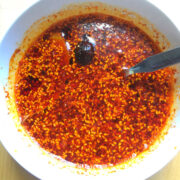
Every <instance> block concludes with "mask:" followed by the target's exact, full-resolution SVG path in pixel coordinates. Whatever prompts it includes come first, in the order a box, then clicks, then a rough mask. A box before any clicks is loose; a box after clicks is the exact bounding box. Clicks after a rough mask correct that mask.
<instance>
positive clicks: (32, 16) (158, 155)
mask: <svg viewBox="0 0 180 180" xmlns="http://www.w3.org/2000/svg"><path fill="white" fill-rule="evenodd" d="M79 2H84V1H83V0H79V1H74V0H66V1H59V0H51V1H49V0H44V1H40V2H38V3H36V4H35V5H34V6H32V7H31V8H29V9H28V10H27V11H26V12H24V13H23V14H22V15H21V16H20V17H19V18H18V19H17V20H16V22H15V23H14V24H13V25H12V27H11V28H10V29H9V31H8V32H7V34H6V35H5V37H4V39H3V40H2V42H1V45H0V67H1V68H0V81H1V89H0V102H1V111H0V117H1V118H0V140H1V142H2V144H3V145H4V147H5V148H6V149H7V151H8V152H9V153H10V154H11V156H12V157H13V158H14V159H15V160H16V161H17V162H18V163H19V164H21V165H22V166H23V167H24V168H25V169H27V170H28V171H29V172H30V173H32V174H33V175H35V176H37V177H39V178H41V179H60V178H62V177H63V178H64V177H66V178H68V177H73V178H74V179H79V178H82V179H84V178H86V179H88V178H92V176H91V175H88V176H84V175H79V174H77V173H74V172H72V171H71V170H69V168H68V167H67V168H62V166H63V165H62V164H60V165H59V164H58V162H57V161H56V160H55V159H53V158H52V157H48V156H46V155H45V154H46V153H45V152H42V150H40V149H39V148H37V145H36V144H33V143H32V142H31V141H30V140H29V139H28V137H24V136H22V134H23V133H21V132H18V130H17V127H16V124H15V123H14V121H13V120H12V116H11V115H9V114H8V108H7V104H6V98H5V93H4V90H3V86H5V85H6V84H7V81H8V72H9V60H10V58H11V56H12V54H13V52H14V50H15V49H16V48H17V47H18V44H17V43H18V42H21V41H22V38H23V36H24V33H25V32H26V30H27V29H29V27H30V26H31V25H32V24H33V23H34V22H35V21H37V20H38V19H40V18H42V17H43V16H48V15H49V14H52V13H55V12H57V11H59V10H60V9H61V8H63V7H65V6H66V5H69V4H70V3H79ZM101 2H105V3H107V4H110V5H112V6H116V7H121V8H127V9H128V10H129V11H133V12H136V13H138V14H140V15H141V16H143V17H145V18H146V19H148V20H149V21H150V22H151V23H152V24H154V26H155V27H156V28H157V29H158V31H159V32H161V33H163V34H164V35H165V36H166V38H167V39H168V41H169V42H170V47H176V46H180V32H179V31H178V30H177V28H176V27H175V26H174V25H173V23H172V22H171V21H170V20H169V19H168V18H167V17H166V15H165V14H163V13H162V12H161V11H160V10H159V9H157V8H156V7H155V6H153V5H152V4H150V3H149V2H148V1H145V0H137V1H136V2H134V0H121V1H118V0H114V1H111V2H110V1H108V0H101ZM176 68H177V69H178V72H177V75H178V73H179V67H178V66H176ZM177 85H179V79H178V81H177ZM176 87H177V86H176ZM177 99H178V98H177ZM177 103H179V102H178V100H177ZM178 119H180V111H179V110H178V109H177V111H176V114H175V118H174V124H175V125H176V126H175V127H173V128H170V129H169V133H168V135H166V136H165V139H164V141H163V142H161V144H160V145H159V146H158V148H157V149H156V150H155V151H153V152H151V153H150V154H149V155H148V156H147V157H145V158H144V159H143V161H142V162H139V163H138V164H136V165H134V166H132V167H128V168H127V169H124V170H118V171H117V172H116V173H112V174H109V175H107V176H104V175H102V174H101V175H97V176H95V177H94V176H93V178H100V177H102V176H103V178H105V179H106V178H107V179H109V178H111V177H113V178H115V179H118V178H121V179H138V180H139V179H145V178H147V177H149V176H151V175H152V174H154V173H155V172H157V171H158V170H160V169H161V168H162V167H163V166H164V165H165V164H167V163H168V162H169V161H170V160H171V159H172V158H173V157H174V156H175V154H176V153H177V152H178V151H179V147H180V143H179V137H180V121H179V122H178ZM49 162H51V163H49Z"/></svg>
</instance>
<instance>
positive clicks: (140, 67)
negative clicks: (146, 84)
mask: <svg viewBox="0 0 180 180" xmlns="http://www.w3.org/2000/svg"><path fill="white" fill-rule="evenodd" d="M179 62H180V47H178V48H175V49H172V50H169V51H165V52H162V53H159V54H156V55H154V56H150V57H148V58H146V59H145V60H143V61H141V62H140V63H138V64H136V65H135V66H133V67H131V68H129V69H125V76H129V75H131V74H135V73H142V72H153V71H156V70H158V69H162V68H165V67H167V66H171V65H174V64H177V63H179Z"/></svg>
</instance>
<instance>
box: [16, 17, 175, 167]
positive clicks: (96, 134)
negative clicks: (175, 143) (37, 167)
mask: <svg viewBox="0 0 180 180" xmlns="http://www.w3.org/2000/svg"><path fill="white" fill-rule="evenodd" d="M158 52H160V49H159V48H158V46H157V45H156V44H155V43H154V42H153V41H152V40H151V39H150V38H149V37H148V36H147V35H146V34H145V33H144V32H142V31H141V30H140V29H138V28H137V27H136V26H135V25H133V24H131V23H129V22H126V21H124V20H121V19H118V18H115V17H112V16H108V15H103V14H88V15H80V16H77V17H71V18H69V19H65V20H63V21H60V22H59V23H58V24H56V25H54V26H53V27H51V28H50V29H48V30H47V31H46V32H44V33H43V34H42V35H41V36H40V37H39V38H38V39H37V40H36V41H35V42H34V43H33V44H32V46H31V47H29V49H28V50H27V52H26V54H25V56H24V57H23V58H22V59H21V61H20V63H19V68H18V71H17V74H16V84H15V98H16V106H17V109H18V113H19V117H20V119H21V123H22V125H23V126H24V127H25V129H26V130H27V131H28V132H29V134H30V135H31V136H32V137H33V138H34V139H35V140H36V141H37V142H38V143H39V145H40V146H41V147H42V148H44V149H46V150H47V151H49V152H51V153H53V154H56V155H58V156H60V157H62V158H64V159H66V160H67V161H70V162H73V163H78V164H88V165H95V164H101V165H103V164H106V165H111V164H113V165H116V164H119V163H121V162H124V161H127V160H128V159H130V158H134V157H136V156H138V155H139V154H140V153H142V152H144V151H146V150H148V148H149V147H150V146H151V145H152V144H153V143H154V142H155V140H156V139H157V138H158V137H159V136H160V134H161V131H162V129H163V128H164V126H165V125H166V123H167V119H168V117H169V116H170V110H171V104H172V79H173V71H172V70H171V69H170V68H166V69H164V70H159V71H157V72H153V73H142V74H136V75H132V76H130V77H128V78H124V76H123V75H122V70H123V68H125V67H128V68H129V67H132V66H134V65H135V64H136V63H138V62H140V61H142V60H143V59H145V58H147V57H148V56H151V55H153V54H156V53H158Z"/></svg>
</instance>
